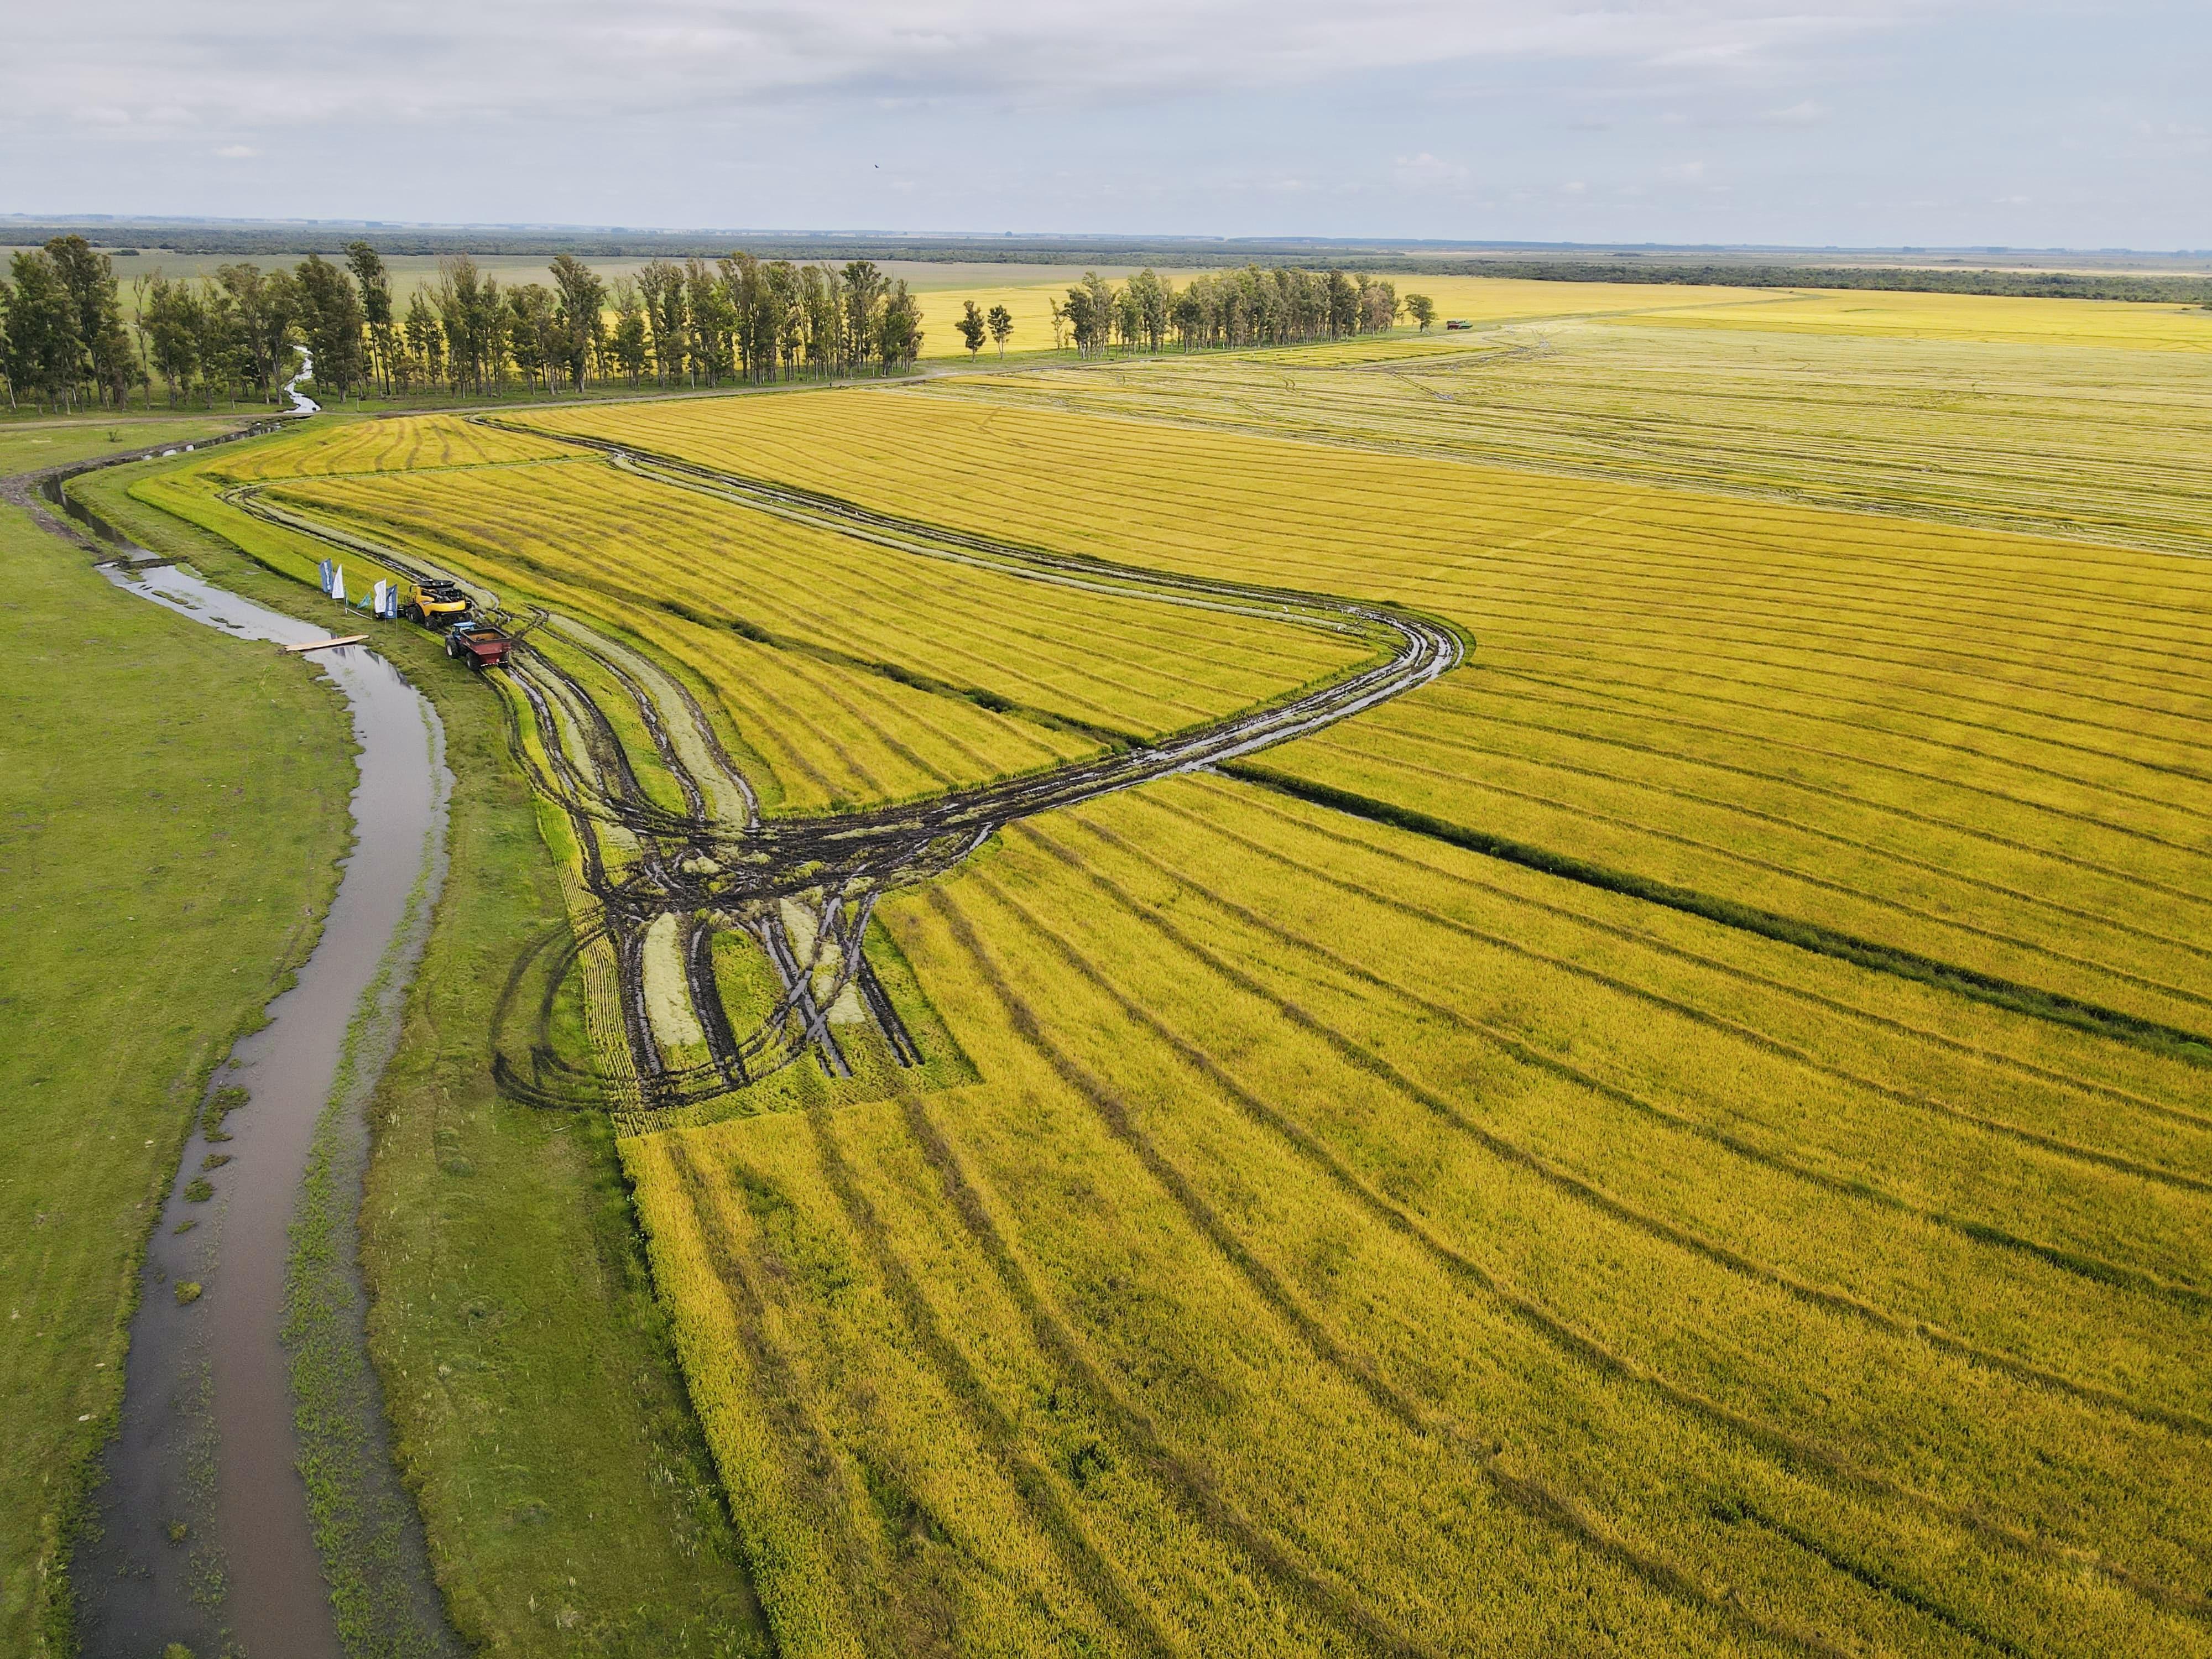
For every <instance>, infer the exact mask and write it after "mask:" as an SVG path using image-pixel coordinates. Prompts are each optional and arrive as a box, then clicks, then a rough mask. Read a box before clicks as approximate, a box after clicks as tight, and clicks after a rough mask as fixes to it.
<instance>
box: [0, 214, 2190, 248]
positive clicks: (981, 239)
mask: <svg viewBox="0 0 2212 1659" xmlns="http://www.w3.org/2000/svg"><path fill="white" fill-rule="evenodd" d="M10 224H15V225H36V226H40V227H54V228H65V227H72V226H82V227H83V228H102V229H146V230H158V229H162V228H179V229H184V228H199V229H208V228H229V229H239V230H264V231H272V230H284V229H289V228H298V229H301V230H314V231H320V232H324V233H328V232H330V231H333V230H366V231H386V232H392V231H398V232H422V231H435V232H439V233H442V234H467V233H469V232H472V231H484V232H495V233H499V234H506V235H513V234H516V233H518V232H520V233H538V234H547V233H553V234H566V235H574V236H595V235H596V236H646V237H715V238H720V237H735V238H744V237H760V238H775V239H777V240H822V241H836V240H848V241H850V240H886V241H893V240H896V241H921V242H943V243H948V244H960V243H1001V242H1012V243H1015V244H1016V245H1017V246H1019V245H1022V244H1028V245H1030V246H1036V245H1038V244H1050V243H1060V242H1066V243H1075V244H1085V245H1097V244H1102V243H1104V244H1114V243H1126V244H1128V245H1130V246H1159V245H1162V244H1181V243H1188V244H1190V245H1192V246H1206V247H1214V248H1223V247H1237V246H1253V247H1261V246H1300V247H1344V248H1378V249H1379V248H1402V249H1420V250H1425V251H1439V252H1452V251H1457V250H1470V251H1482V252H1520V251H1545V252H1579V253H1593V252H1610V253H1616V254H1635V253H1641V252H1652V253H1706V254H1715V253H1720V254H1727V253H1735V254H1758V253H1767V254H1774V253H1785V254H1852V253H1868V254H1921V255H1938V254H1940V255H1950V256H1954V257H1955V256H1960V255H1972V254H1983V255H1990V254H2013V255H2019V254H2043V255H2054V254H2056V255H2074V256H2095V257H2102V258H2112V257H2115V256H2118V257H2132V258H2212V248H2185V247H2175V248H2138V247H2114V246H2103V247H2088V246H2074V245H2069V244H2046V245H2041V246H2020V245H2015V244H2008V243H1993V242H1973V243H1963V242H1962V243H1954V244H1945V243H1935V242H1894V243H1875V242H1868V243H1844V242H1756V241H1745V242H1667V241H1654V240H1642V241H1567V240H1536V239H1532V238H1520V237H1438V236H1389V235H1368V236H1316V235H1299V234H1288V233H1285V234H1253V235H1241V236H1226V235H1218V234H1203V233H1198V232H1190V231H1158V232H1142V231H1106V230H1100V231H1069V230H942V229H939V230H913V229H891V228H882V227H854V228H831V229H823V228H790V227H781V228H779V227H773V226H750V227H744V226H716V225H706V226H682V225H618V224H595V223H579V222H562V221H556V220H512V221H493V220H431V219H366V218H353V217H334V218H309V217H305V216H281V217H270V218H250V217H245V216H234V215H222V214H154V213H83V212H76V213H70V212H64V213H29V212H7V213H0V229H4V228H7V227H8V226H9V225H10Z"/></svg>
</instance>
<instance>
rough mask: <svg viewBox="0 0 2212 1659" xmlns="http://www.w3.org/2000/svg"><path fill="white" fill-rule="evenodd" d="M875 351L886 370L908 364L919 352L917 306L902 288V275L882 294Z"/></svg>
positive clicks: (887, 371)
mask: <svg viewBox="0 0 2212 1659" xmlns="http://www.w3.org/2000/svg"><path fill="white" fill-rule="evenodd" d="M876 355H877V356H878V357H879V358H880V359H882V362H883V372H884V374H890V371H891V370H892V369H894V368H912V367H913V366H914V360H915V358H917V357H919V356H921V306H919V305H918V304H916V303H915V298H914V295H911V294H908V292H907V291H906V278H905V277H903V276H902V277H900V278H899V279H898V280H897V281H896V282H894V283H892V284H891V286H890V293H888V294H886V295H884V310H883V322H882V325H881V328H880V332H879V334H878V346H877V348H876Z"/></svg>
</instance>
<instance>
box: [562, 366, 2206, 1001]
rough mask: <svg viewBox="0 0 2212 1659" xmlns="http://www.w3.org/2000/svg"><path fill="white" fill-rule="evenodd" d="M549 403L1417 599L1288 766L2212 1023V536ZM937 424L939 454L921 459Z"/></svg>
mask: <svg viewBox="0 0 2212 1659" xmlns="http://www.w3.org/2000/svg"><path fill="white" fill-rule="evenodd" d="M828 406H829V405H825V404H823V403H822V402H821V401H819V400H805V399H785V400H759V401H756V402H753V403H750V404H744V405H742V406H732V407H731V408H729V409H727V410H724V409H723V408H722V407H720V406H719V405H714V406H710V405H705V404H695V405H690V406H686V405H683V404H660V405H652V406H644V407H640V408H638V409H635V410H626V411H622V412H620V413H615V412H610V411H599V410H574V411H562V412H559V413H557V414H549V416H547V417H546V423H547V424H548V426H549V427H550V426H551V425H553V424H556V422H557V423H558V424H561V425H563V426H571V427H574V428H580V429H586V430H603V431H604V430H616V429H619V430H621V431H623V432H624V433H626V434H628V435H630V436H631V437H632V438H633V439H634V440H635V441H638V442H641V443H644V444H647V445H651V446H657V447H662V448H666V449H669V450H671V451H678V452H682V453H690V454H693V455H695V456H696V457H698V458H699V459H706V460H708V461H712V462H714V463H716V464H719V465H727V466H730V467H732V468H733V469H736V470H739V471H747V472H750V473H755V474H760V475H765V476H769V477H783V478H788V479H792V480H793V481H796V482H800V483H809V484H811V485H813V486H816V487H818V488H822V489H828V490H830V491H832V492H834V493H837V494H840V495H848V496H858V497H860V498H861V499H867V500H872V501H877V502H879V503H881V504H883V505H885V506H889V507H895V508H896V509H898V510H900V511H903V512H908V513H913V514H915V515H916V516H918V517H923V518H927V519H932V520H941V521H944V522H947V523H954V524H961V525H967V526H995V527H998V528H1000V529H1001V530H1003V531H1006V532H1008V533H1012V534H1014V535H1016V536H1018V537H1021V538H1027V539H1032V540H1037V541H1044V542H1054V543H1057V544H1060V545H1062V546H1066V547H1068V548H1071V549H1073V550H1081V551H1094V552H1099V553H1103V554H1105V555H1107V556H1112V557H1115V558H1118V559H1122V560H1126V561H1127V562H1132V563H1135V564H1140V565H1151V566H1157V567H1160V568H1178V569H1196V570H1202V571H1207V572H1218V573H1220V574H1230V575H1234V576H1238V577H1241V578H1244V579H1248V580H1277V581H1288V582H1291V583H1293V584H1295V585H1297V586H1304V587H1308V588H1312V589H1316V590H1321V591H1327V592H1350V593H1360V594H1364V595H1368V596H1371V597H1376V598H1382V599H1391V600H1394V601H1396V602H1399V603H1402V604H1407V605H1415V606H1419V607H1421V608H1423V609H1426V610H1430V611H1435V612H1437V613H1438V614H1441V615H1443V616H1445V617H1449V618H1451V619H1452V620H1454V621H1455V622H1458V623H1462V624H1464V625H1465V626H1466V627H1467V628H1468V629H1469V630H1470V631H1471V632H1472V633H1473V634H1474V636H1475V637H1476V639H1477V640H1478V641H1479V648H1478V650H1477V651H1476V653H1475V654H1474V661H1473V665H1472V666H1471V667H1470V668H1469V669H1468V671H1465V672H1463V673H1461V674H1458V675H1455V676H1453V677H1451V678H1449V679H1448V680H1446V681H1444V682H1443V683H1441V684H1438V685H1437V686H1435V687H1432V688H1430V689H1428V690H1425V691H1423V692H1421V693H1419V694H1418V695H1417V696H1414V697H1413V698H1411V699H1408V700H1406V701H1404V702H1397V703H1393V704H1389V705H1386V706H1385V707H1384V708H1381V709H1378V710H1377V711H1376V712H1375V713H1374V714H1371V715H1369V716H1365V717H1363V718H1362V719H1361V720H1358V721H1356V722H1354V723H1352V724H1351V725H1347V726H1340V727H1338V728H1335V729H1334V730H1333V731H1331V732H1327V733H1324V734H1322V735H1321V736H1319V737H1316V738H1311V739H1308V740H1306V741H1305V742H1304V743H1303V744H1297V745H1293V746H1291V747H1290V748H1288V749H1285V750H1278V751H1275V752H1274V753H1273V754H1271V755H1270V756H1269V757H1267V763H1268V764H1270V765H1272V766H1274V767H1276V768H1279V769H1285V770H1287V771H1290V772H1292V773H1295V774H1297V775H1302V776H1307V777H1312V778H1316V779H1317V780H1320V781H1325V782H1329V783H1333V784H1335V785H1337V786H1339V787H1346V788H1349V789H1352V790H1354V791H1356V792H1358V793H1361V794H1363V795H1366V796H1370V797H1372V798H1374V799H1379V800H1382V801H1385V802H1389V803H1392V804H1395V805H1400V806H1403V807H1407V808H1410V809H1413V810H1417V811H1421V812H1424V813H1428V814H1431V815H1433V816H1435V817H1440V818H1443V819H1445V820H1448V821H1449V822H1450V823H1455V824H1458V825H1462V826H1466V827H1468V828H1470V829H1478V830H1481V831H1486V832H1489V833H1493V834H1496V835H1499V836H1507V837H1510V838H1512V839H1514V840H1516V841H1522V842H1533V843H1535V844H1537V845H1539V846H1541V847H1544V848H1553V849H1557V850H1559V851H1560V852H1564V853H1568V854H1574V855H1576V856H1580V857H1586V858H1589V859H1590V860H1595V862H1597V863H1600V864H1602V865H1605V866H1609V867H1613V868H1617V869H1620V870H1623V871H1626V872H1633V873H1635V874H1637V875H1638V876H1641V877H1644V878H1649V879H1651V880H1655V881H1660V882H1664V883H1670V884H1679V885H1681V886H1685V887H1687V888H1691V889H1694V890H1699V891H1700V892H1705V893H1710V894H1718V895H1725V896H1729V897H1731V898H1735V899H1737V900H1739V901H1741V902H1745V903H1747V904H1752V905H1755V906H1758V907H1759V908H1763V909H1766V910H1770V911H1774V912H1778V913H1781V914H1784V915H1789V916H1792V917H1801V918H1804V919H1807V920H1809V921H1816V922H1819V923H1820V924H1822V925H1825V926H1828V927H1834V928H1838V929H1840V930H1842V931H1844V933H1850V934H1851V935H1853V936H1855V937H1860V938H1864V939H1871V940H1875V941H1877V942H1879V943H1881V944H1883V945H1888V946H1891V947H1893V948H1896V949H1900V950H1906V951H1918V952H1921V953H1923V954H1925V955H1929V956H1932V957H1939V958H1941V959H1942V960H1944V961H1947V962H1953V963H1960V964H1961V965H1963V966H1966V967H1967V968H1970V969H1973V970H1975V971H1977V972H1981V973H1984V974H1988V975H1996V976H1998V977H2002V978H2004V979H2007V980H2013V981H2021V982H2023V983H2027V984H2030V985H2033V986H2035V987H2040V988H2042V989H2045V990H2046V991H2049V992H2051V993H2054V994H2061V995H2066V996H2072V997H2076V998H2080V999H2082V1000H2087V1001H2091V1002H2094V1003H2097V1004H2100V1005H2102V1006H2111V1007H2112V1008H2115V1009H2118V1010H2121V1011H2124V1012H2127V1013H2130V1014H2131V1015H2134V1016H2136V1017H2138V1018H2143V1019H2148V1020H2152V1021H2155V1022H2159V1023H2161V1024H2166V1025H2170V1026H2173V1027H2176V1028H2179V1029H2181V1030H2189V1031H2197V1032H2202V1031H2204V1030H2208V1029H2212V971H2208V970H2212V949H2208V947H2207V946H2206V945H2205V944H2204V940H2205V939H2206V938H2207V937H2212V933H2208V927H2207V924H2208V923H2212V832H2208V829H2207V825H2208V823H2212V818H2208V816H2207V808H2208V806H2212V799H2208V786H2212V772H2207V771H2206V770H2205V769H2203V768H2202V766H2201V765H2200V763H2199V762H2198V760H2197V756H2198V754H2199V753H2200V749H2199V745H2200V744H2202V743H2203V740H2204V738H2205V737H2206V735H2207V734H2208V732H2212V695H2208V685H2207V682H2206V681H2205V678H2204V677H2203V674H2202V672H2201V669H2200V660H2201V659H2200V656H2199V653H2198V647H2197V641H2198V640H2199V639H2200V638H2201V635H2202V630H2203V627H2204V623H2205V618H2206V615H2207V611H2208V607H2212V567H2208V566H2206V565H2204V564H2202V563H2199V562H2196V561H2191V560H2178V559H2174V558H2172V557H2168V556H2159V555H2155V554H2150V553H2142V552H2136V551H2132V550H2125V549H2117V548H2106V547H2097V548H2088V547H2082V546H2078V545H2072V544H2063V543H2056V542H2045V541H2035V540H2031V539H2028V538H2014V537H1995V536H1990V535H1987V534H1984V533H1980V532H1970V531H1966V530H1961V529H1958V528H1953V527H1948V526H1935V525H1926V524H1917V523H1913V522H1911V521H1906V520H1894V519H1885V518H1875V517H1870V516H1863V515H1862V516H1851V515H1845V514H1841V513H1824V512H1816V511H1810V510H1808V509H1805V508H1803V507H1796V506H1792V505H1787V504H1780V503H1775V502H1771V501H1759V500H1751V499H1741V498H1729V497H1721V496H1713V495H1702V496H1701V495H1689V494H1685V493H1682V492H1679V491H1667V490H1656V489H1647V488H1640V487H1638V486H1635V485H1624V484H1617V483H1607V482H1600V481H1596V480H1589V479H1582V478H1558V477H1541V476H1536V475H1532V474H1528V473H1525V472H1514V471H1500V470H1496V469H1483V468H1477V467H1472V466H1466V465H1438V464H1436V463H1434V462H1431V461H1429V460H1426V459H1417V458H1407V457H1401V456H1395V455H1381V454H1375V453H1362V452H1357V451H1352V450H1347V449H1344V448H1340V447H1320V446H1314V445H1304V444H1296V443H1286V442H1280V441H1267V440H1261V439H1258V438H1254V437H1249V436H1246V435H1241V434H1230V433H1223V432H1216V431H1198V432H1194V431H1190V430H1185V429H1178V428H1175V427H1172V426H1165V425H1154V424H1148V423H1143V422H1136V421H1133V420H1129V419H1126V418H1125V419H1104V418H1097V417H1087V416H1070V415H1066V414H1062V413H1059V412H1054V411H1044V410H1032V409H1027V408H1022V409H1009V408H1004V407H978V406H975V405H973V404H967V403H964V402H960V403H956V402H953V401H951V400H949V399H939V398H926V397H917V396H915V395H912V394H904V395H898V394H894V395H881V394H850V395H848V396H847V397H846V401H845V404H844V405H843V406H842V408H838V409H837V410H836V414H837V417H838V418H837V420H836V432H837V441H836V443H835V444H834V445H829V444H822V443H817V442H815V441H812V440H811V430H812V422H814V421H815V420H817V418H819V417H818V416H817V410H821V409H823V408H824V407H828ZM923 447H926V448H927V450H928V451H929V452H930V453H932V454H933V457H934V458H935V460H936V464H934V465H931V466H929V467H927V468H915V467H902V465H900V464H899V462H898V460H897V457H898V455H899V454H901V453H912V452H914V451H915V449H917V448H923Z"/></svg>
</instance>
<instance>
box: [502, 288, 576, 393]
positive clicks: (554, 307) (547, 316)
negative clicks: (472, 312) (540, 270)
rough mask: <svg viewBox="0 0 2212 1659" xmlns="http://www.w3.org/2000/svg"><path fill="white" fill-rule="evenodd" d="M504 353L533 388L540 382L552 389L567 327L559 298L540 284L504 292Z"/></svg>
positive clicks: (561, 360)
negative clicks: (505, 347) (505, 348)
mask: <svg viewBox="0 0 2212 1659" xmlns="http://www.w3.org/2000/svg"><path fill="white" fill-rule="evenodd" d="M506 321H507V356H509V357H511V358H513V360H514V372H515V373H516V374H520V376H521V377H522V378H523V379H524V380H526V381H527V382H529V384H530V386H531V389H532V391H535V390H536V389H537V388H538V385H539V384H540V383H541V382H543V384H544V387H545V390H546V391H547V392H552V391H554V390H555V387H554V384H553V380H554V376H555V375H556V374H560V373H561V372H562V370H563V369H564V368H565V367H566V356H565V354H566V352H567V350H568V325H567V322H566V321H565V319H563V318H562V315H561V306H560V301H558V300H557V299H556V297H555V296H554V294H553V291H552V290H551V289H549V288H547V287H546V286H545V285H544V283H523V284H521V285H520V287H518V288H511V289H507V319H506Z"/></svg>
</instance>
